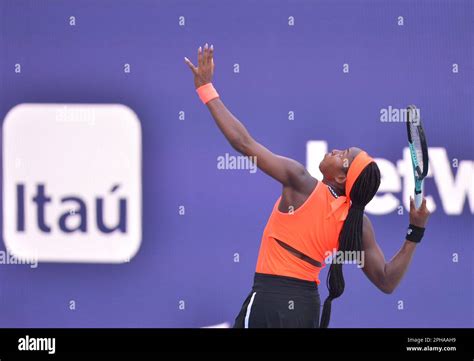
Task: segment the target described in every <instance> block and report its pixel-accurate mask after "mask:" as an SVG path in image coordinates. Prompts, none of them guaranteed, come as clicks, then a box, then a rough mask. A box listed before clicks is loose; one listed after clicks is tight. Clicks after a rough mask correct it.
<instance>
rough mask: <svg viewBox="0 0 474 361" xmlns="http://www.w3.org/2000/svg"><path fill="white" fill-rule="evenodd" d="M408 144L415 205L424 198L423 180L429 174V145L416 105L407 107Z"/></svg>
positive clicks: (418, 204) (418, 206) (419, 203)
mask: <svg viewBox="0 0 474 361" xmlns="http://www.w3.org/2000/svg"><path fill="white" fill-rule="evenodd" d="M407 131H408V145H409V147H410V154H411V161H412V165H413V175H414V177H415V207H416V208H417V209H418V208H420V205H421V202H422V200H423V181H424V179H425V177H426V175H427V174H428V146H427V145H426V137H425V132H424V130H423V125H422V123H421V118H420V111H419V109H417V108H416V106H414V105H409V106H408V108H407Z"/></svg>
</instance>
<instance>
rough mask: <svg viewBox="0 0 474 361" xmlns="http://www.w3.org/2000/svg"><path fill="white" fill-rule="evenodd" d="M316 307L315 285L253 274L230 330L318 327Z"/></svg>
mask: <svg viewBox="0 0 474 361" xmlns="http://www.w3.org/2000/svg"><path fill="white" fill-rule="evenodd" d="M320 307H321V300H320V297H319V291H318V285H317V284H316V282H311V281H305V280H300V279H297V278H292V277H285V276H275V275H267V274H263V273H255V277H254V283H253V287H252V291H251V292H250V294H249V295H248V297H247V298H246V299H245V301H244V304H243V305H242V309H241V310H240V312H239V314H238V315H237V317H236V319H235V323H234V328H318V327H319V313H320Z"/></svg>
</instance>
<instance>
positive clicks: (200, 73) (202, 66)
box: [184, 43, 214, 89]
mask: <svg viewBox="0 0 474 361" xmlns="http://www.w3.org/2000/svg"><path fill="white" fill-rule="evenodd" d="M213 55H214V45H211V46H210V47H209V46H208V44H207V43H206V45H204V51H203V49H202V48H201V47H199V49H198V66H197V67H196V66H194V64H193V63H192V62H191V60H189V59H188V58H186V57H184V61H185V62H186V64H188V66H189V68H190V69H191V71H192V72H193V74H194V86H195V87H196V89H197V88H199V87H200V86H202V85H204V84H207V83H210V82H212V75H213V74H214V58H213Z"/></svg>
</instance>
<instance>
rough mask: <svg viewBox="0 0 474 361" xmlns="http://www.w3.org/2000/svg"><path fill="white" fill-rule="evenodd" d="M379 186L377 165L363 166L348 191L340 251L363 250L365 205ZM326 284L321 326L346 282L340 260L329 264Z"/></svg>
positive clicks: (373, 163)
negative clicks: (347, 208)
mask: <svg viewBox="0 0 474 361" xmlns="http://www.w3.org/2000/svg"><path fill="white" fill-rule="evenodd" d="M379 185H380V170H379V167H378V166H377V164H376V163H375V162H372V163H370V164H369V165H367V167H365V168H364V170H363V171H362V172H361V173H360V175H359V177H358V178H357V180H356V181H355V183H354V185H353V187H352V190H351V194H350V198H351V201H352V204H351V207H350V208H349V213H348V215H347V218H346V220H345V221H344V225H343V226H342V230H341V233H340V235H339V251H343V252H345V251H358V252H360V251H362V224H363V220H364V208H365V206H366V205H367V203H369V202H370V201H371V199H372V198H373V197H374V195H375V193H377V190H378V188H379ZM344 254H346V253H344ZM326 285H327V287H328V290H329V296H328V297H327V298H326V300H325V301H324V306H323V311H322V314H321V322H320V327H321V328H327V327H328V326H329V320H330V318H331V301H332V300H334V299H335V298H338V297H339V296H341V295H342V294H343V292H344V287H345V282H344V274H343V272H342V264H341V263H338V262H336V263H335V262H333V263H331V266H330V267H329V272H328V276H327V279H326Z"/></svg>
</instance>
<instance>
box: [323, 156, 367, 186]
mask: <svg viewBox="0 0 474 361" xmlns="http://www.w3.org/2000/svg"><path fill="white" fill-rule="evenodd" d="M360 152H361V149H360V148H357V147H350V148H347V149H343V150H339V149H333V150H332V151H331V152H329V153H326V155H325V156H324V158H323V160H322V161H321V163H319V170H320V171H321V173H322V174H323V176H324V178H325V179H326V180H329V181H335V182H337V183H339V184H340V185H341V186H342V185H343V184H344V183H345V182H346V178H347V170H348V169H349V166H350V165H351V163H352V161H353V160H354V158H355V157H356V155H357V154H359V153H360Z"/></svg>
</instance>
